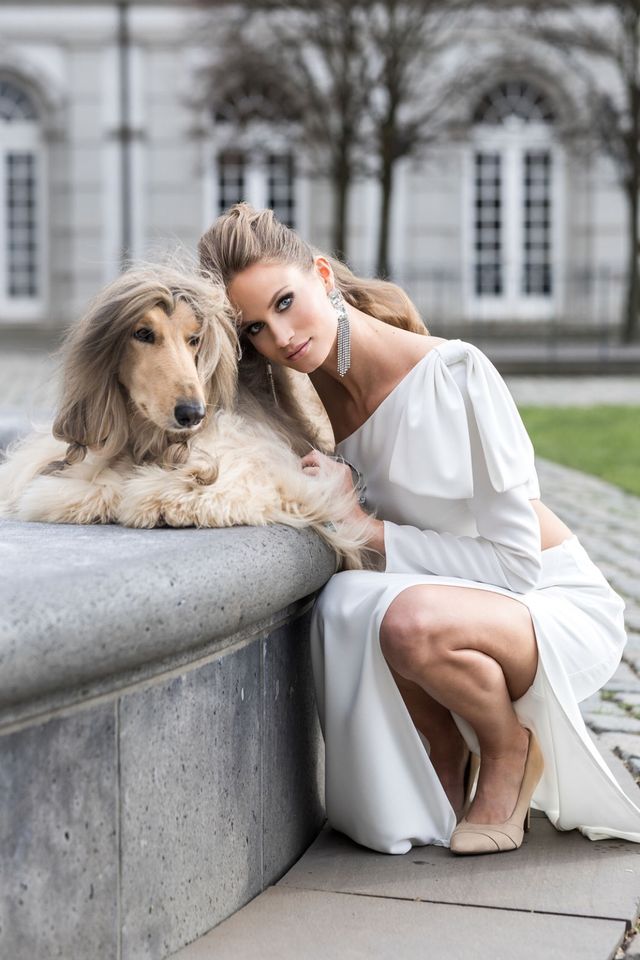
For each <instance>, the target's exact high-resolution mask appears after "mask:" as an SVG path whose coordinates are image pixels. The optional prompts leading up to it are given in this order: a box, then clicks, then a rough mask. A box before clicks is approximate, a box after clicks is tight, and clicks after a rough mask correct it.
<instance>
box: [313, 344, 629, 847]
mask: <svg viewBox="0 0 640 960" xmlns="http://www.w3.org/2000/svg"><path fill="white" fill-rule="evenodd" d="M336 451H337V452H338V453H340V454H341V455H342V456H344V457H345V458H346V459H347V460H349V461H350V462H351V463H353V464H354V465H355V466H357V467H358V469H359V470H360V471H361V472H362V473H363V475H364V478H365V480H366V485H367V501H366V506H367V509H368V510H370V511H372V512H374V514H375V515H376V516H377V517H378V519H380V520H383V521H384V542H385V553H386V563H385V567H384V570H380V571H370V570H345V571H341V572H339V573H336V574H334V575H333V576H332V577H331V578H330V580H329V581H328V582H327V584H326V585H325V586H324V587H323V589H322V590H321V591H320V593H319V595H318V597H317V598H316V602H315V604H314V608H313V612H312V617H311V634H310V643H311V657H312V667H313V676H314V683H315V692H316V703H317V707H318V714H319V719H320V726H321V729H322V733H323V736H324V740H325V804H326V813H327V819H328V821H329V824H330V825H331V826H332V827H333V828H334V829H336V830H339V831H341V832H342V833H345V834H346V835H347V836H349V837H350V838H351V839H353V840H354V841H356V842H357V843H360V844H362V845H364V846H366V847H370V848H371V849H373V850H377V851H381V852H384V853H399V854H402V853H406V851H407V850H409V849H410V848H411V847H412V846H413V845H423V844H436V845H440V846H448V845H449V840H450V837H451V833H452V831H453V829H454V827H455V825H456V818H455V814H454V812H453V809H452V807H451V805H450V803H449V801H448V799H447V796H446V794H445V792H444V790H443V788H442V786H441V784H440V781H439V779H438V777H437V775H436V773H435V771H434V769H433V766H432V765H431V762H430V760H429V749H430V748H429V742H428V740H427V739H426V738H425V737H424V736H423V735H422V733H421V732H420V731H418V729H417V728H416V726H415V725H414V723H413V721H412V719H411V716H410V714H409V712H408V710H407V708H406V705H405V703H404V700H403V698H402V696H401V694H400V691H399V689H398V687H397V685H396V683H395V681H394V679H393V676H392V674H391V672H390V670H389V667H388V664H387V661H386V659H385V658H384V656H383V654H382V651H381V649H380V642H379V631H380V624H381V621H382V618H383V616H384V614H385V612H386V610H387V608H388V607H389V604H390V603H391V602H392V601H393V600H394V599H395V597H397V596H398V594H400V593H401V592H402V591H403V590H404V589H406V588H407V587H410V586H413V585H415V584H430V583H434V584H439V585H446V584H451V585H453V586H463V587H470V588H472V589H474V590H490V591H492V592H493V593H499V594H503V595H505V596H508V597H513V598H514V599H516V600H519V601H520V602H521V603H524V604H526V606H527V607H528V608H529V611H530V614H531V618H532V622H533V626H534V630H535V634H536V639H537V645H538V669H537V672H536V675H535V679H534V682H533V684H532V686H531V687H530V688H529V690H527V692H526V693H525V694H524V696H522V697H521V698H520V699H519V700H517V701H515V702H514V709H515V711H516V714H517V716H518V718H519V719H520V722H521V723H522V724H523V725H525V726H527V727H529V728H530V729H532V730H533V731H534V733H535V735H536V737H537V739H538V741H539V743H540V746H541V749H542V752H543V756H544V774H543V776H542V779H541V781H540V783H539V785H538V787H537V789H536V791H535V794H534V797H533V803H532V805H533V806H534V808H536V809H539V810H542V811H544V812H545V814H546V815H547V817H548V818H549V819H550V820H551V822H552V823H553V824H554V826H555V827H556V828H558V829H559V830H571V829H575V828H577V829H578V830H580V831H582V833H584V834H585V835H586V836H587V837H589V838H590V839H592V840H597V839H601V838H604V837H620V838H623V839H627V840H633V841H636V842H640V808H639V807H638V806H637V805H636V804H635V803H634V802H633V801H632V800H631V799H630V798H629V797H628V796H627V795H626V794H625V793H624V792H623V791H622V789H621V788H620V787H619V786H618V784H617V783H616V781H615V779H614V778H613V776H612V774H611V773H610V771H609V769H608V767H607V766H606V764H605V762H604V761H603V759H602V757H601V756H600V754H599V752H598V750H597V749H596V747H595V746H594V744H593V741H592V740H591V737H590V736H589V733H588V731H587V729H586V727H585V725H584V722H583V719H582V716H581V713H580V710H579V707H578V703H579V701H581V700H583V699H585V698H587V697H589V696H590V695H591V694H593V693H594V692H595V691H597V690H598V689H599V688H600V687H601V686H602V685H603V684H604V683H605V682H606V681H607V680H608V678H609V677H610V676H611V675H612V674H613V673H614V672H615V670H616V667H617V666H618V664H619V662H620V659H621V656H622V650H623V648H624V645H625V643H626V642H627V636H626V633H625V625H624V609H625V603H624V600H623V599H622V597H620V596H619V594H618V593H616V592H615V590H614V589H613V588H612V587H611V585H610V584H609V583H608V582H607V580H606V579H605V577H604V576H603V574H602V572H601V571H600V570H599V569H598V567H597V566H596V565H595V564H594V563H593V561H592V560H591V559H590V557H589V556H588V554H587V552H586V550H585V548H584V547H583V545H582V544H581V543H580V540H579V539H578V537H577V536H575V535H574V536H571V537H570V538H568V539H566V540H564V541H563V542H562V543H559V544H557V545H556V546H553V547H550V548H547V549H545V550H541V540H540V526H539V521H538V517H537V515H536V513H535V511H534V509H533V506H532V504H531V503H530V500H531V499H535V498H539V497H540V486H539V482H538V477H537V473H536V469H535V465H534V450H533V446H532V443H531V440H530V438H529V436H528V434H527V431H526V429H525V426H524V424H523V422H522V419H521V417H520V414H519V412H518V409H517V407H516V405H515V402H514V400H513V398H512V396H511V394H510V393H509V390H508V388H507V386H506V384H505V382H504V380H503V379H502V377H501V376H500V374H499V372H498V371H497V369H496V368H495V366H494V365H493V364H492V362H491V361H490V360H489V358H488V357H487V356H486V355H485V354H484V353H483V351H482V350H480V348H478V347H476V346H475V345H473V344H471V343H468V342H466V341H464V340H461V339H452V340H445V341H444V342H443V343H440V344H439V345H437V346H435V347H433V348H431V350H430V351H429V352H428V353H427V354H426V355H425V356H424V357H423V358H422V359H421V360H420V361H419V362H418V363H417V364H416V365H415V366H414V367H413V368H412V369H411V370H410V371H409V372H408V373H407V374H406V375H405V377H404V378H403V379H402V380H401V381H400V382H399V383H398V384H397V385H396V386H395V387H394V389H393V390H392V391H391V393H389V394H388V395H387V396H386V397H385V398H384V400H383V401H382V403H381V404H380V405H379V406H378V407H377V408H376V409H375V410H374V412H373V413H372V414H371V416H370V417H369V418H368V419H367V420H366V421H365V422H364V423H363V424H362V425H361V426H360V427H359V428H358V429H357V430H355V431H354V432H353V433H352V434H350V435H349V436H348V437H347V438H346V439H344V440H342V441H341V442H340V443H338V444H337V446H336ZM453 716H454V719H455V721H456V723H457V725H458V727H459V729H460V730H461V732H462V734H463V736H464V738H465V740H466V741H467V743H468V745H469V747H471V748H472V749H474V750H475V751H476V752H478V753H479V752H480V748H479V745H478V741H477V738H476V736H475V733H474V731H473V730H472V728H471V727H470V726H469V724H468V723H467V722H466V721H465V720H464V719H463V718H462V717H459V716H458V715H457V714H453Z"/></svg>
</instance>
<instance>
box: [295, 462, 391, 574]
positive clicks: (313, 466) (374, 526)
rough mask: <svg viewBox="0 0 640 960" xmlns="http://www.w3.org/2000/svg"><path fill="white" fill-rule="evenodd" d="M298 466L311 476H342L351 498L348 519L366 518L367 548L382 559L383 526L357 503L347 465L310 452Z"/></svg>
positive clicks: (344, 486) (380, 521) (351, 476)
mask: <svg viewBox="0 0 640 960" xmlns="http://www.w3.org/2000/svg"><path fill="white" fill-rule="evenodd" d="M300 464H301V466H302V469H303V470H304V472H305V473H309V474H311V475H312V476H319V475H322V474H324V475H325V476H327V475H330V474H331V473H332V472H333V473H341V474H342V477H343V481H342V483H343V489H344V490H345V491H347V492H350V493H351V495H352V496H353V508H352V510H351V511H350V512H349V519H357V520H362V519H363V518H366V519H367V520H368V522H369V527H370V531H371V535H370V539H369V543H368V546H369V547H371V548H372V549H373V550H376V551H377V552H378V553H379V554H381V556H382V557H383V558H384V524H383V522H382V520H376V518H375V517H372V516H371V515H370V514H369V513H367V512H366V510H363V509H362V506H361V504H360V503H359V502H358V493H357V491H356V489H355V487H354V485H353V474H352V472H351V467H350V466H349V464H348V463H342V462H340V461H339V460H334V459H333V458H332V457H328V456H326V454H324V453H321V452H320V451H319V450H312V451H310V453H307V454H305V456H304V457H302V458H301V460H300Z"/></svg>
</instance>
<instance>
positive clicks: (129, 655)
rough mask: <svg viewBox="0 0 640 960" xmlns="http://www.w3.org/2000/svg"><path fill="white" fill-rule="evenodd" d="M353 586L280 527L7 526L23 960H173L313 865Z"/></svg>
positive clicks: (6, 625) (2, 655)
mask: <svg viewBox="0 0 640 960" xmlns="http://www.w3.org/2000/svg"><path fill="white" fill-rule="evenodd" d="M334 570H335V558H334V556H333V554H332V553H331V552H330V551H329V550H328V549H327V548H326V547H325V546H324V544H323V543H322V542H321V541H320V540H319V538H318V537H317V536H315V535H314V534H312V533H311V532H309V531H303V532H298V531H294V530H292V529H288V528H284V527H280V526H276V527H271V528H248V527H237V528H232V529H229V530H196V529H185V530H174V529H156V530H127V529H124V528H121V527H115V526H102V527H100V526H96V527H80V526H68V525H57V524H36V523H19V522H13V521H1V522H0V678H1V680H0V794H1V795H2V805H1V808H0V809H1V811H2V812H1V814H0V818H1V819H0V862H1V866H0V873H1V875H2V877H3V881H2V890H1V897H0V942H2V944H3V950H2V955H3V956H7V957H11V958H12V960H23V958H24V960H27V958H28V960H33V958H34V957H38V960H45V958H49V957H52V958H53V957H60V958H64V960H76V958H77V960H86V958H89V957H91V960H102V958H105V960H107V958H108V960H114V958H121V960H143V958H145V960H146V958H148V960H160V958H164V957H166V956H168V955H169V954H171V953H172V952H174V951H175V950H177V949H179V948H180V947H181V946H183V945H184V944H187V943H189V942H191V941H192V940H194V939H195V938H197V937H199V936H201V935H202V934H203V933H204V932H205V931H207V930H209V929H211V928H212V927H213V926H214V925H215V924H217V923H219V922H220V921H221V920H222V919H224V918H225V917H227V916H229V915H230V914H231V913H233V912H234V911H235V910H237V909H238V908H239V907H241V906H242V905H243V904H245V903H246V902H247V901H249V900H250V899H252V898H253V897H254V896H256V895H257V894H258V893H259V892H260V891H261V890H262V889H263V888H264V887H265V886H268V885H269V884H271V883H273V882H274V881H275V880H277V879H278V878H279V877H280V876H281V875H282V874H283V873H284V872H286V870H287V869H288V868H289V867H290V866H291V864H292V863H294V862H295V860H297V859H298V857H299V856H300V855H301V853H302V852H303V851H304V850H305V849H306V848H307V846H308V845H309V843H310V842H311V841H312V840H313V839H314V837H315V836H316V834H317V832H318V831H319V829H320V827H321V826H322V823H323V822H324V794H323V783H324V753H323V743H322V736H321V732H320V728H319V724H318V718H317V712H316V707H315V700H314V695H313V682H312V674H311V664H310V656H309V647H308V627H309V617H310V610H311V606H312V602H313V596H314V591H316V590H318V589H319V588H320V587H321V586H322V585H323V584H324V582H326V580H327V579H328V578H329V577H330V576H331V574H332V573H333V572H334Z"/></svg>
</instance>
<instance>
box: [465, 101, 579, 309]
mask: <svg viewBox="0 0 640 960" xmlns="http://www.w3.org/2000/svg"><path fill="white" fill-rule="evenodd" d="M532 150H545V151H547V152H548V153H549V154H550V156H551V189H550V196H551V251H550V262H551V272H552V289H551V294H550V295H548V296H547V295H537V296H536V295H527V294H524V293H523V292H522V289H521V277H522V269H523V242H524V158H525V154H526V153H528V152H529V151H532ZM478 152H483V153H484V152H487V153H497V154H499V155H500V157H501V167H502V204H501V211H502V249H503V257H504V259H503V268H504V269H503V292H502V294H500V295H496V296H489V295H486V296H484V295H483V296H479V295H477V294H476V290H475V264H476V252H475V246H474V243H475V199H476V198H475V156H476V153H478ZM463 159H464V162H463V171H464V172H463V176H464V189H463V191H462V201H463V204H464V210H463V223H464V232H465V243H464V261H465V264H466V265H467V269H466V270H465V271H464V303H465V314H466V316H467V317H468V318H473V319H480V320H482V319H486V320H516V321H518V320H523V321H527V320H548V319H550V318H552V317H553V316H555V315H558V314H559V313H560V312H561V310H562V301H563V299H564V298H563V275H562V267H563V262H562V255H561V252H562V250H563V249H564V245H563V241H564V237H563V229H562V225H563V223H564V209H563V191H562V189H561V186H562V182H563V179H564V155H563V151H562V150H561V148H560V147H559V145H558V144H557V143H556V142H554V138H553V127H551V126H550V125H548V124H544V123H526V122H523V121H520V120H518V119H517V118H515V117H514V118H509V120H508V121H507V122H505V123H503V124H500V125H493V124H478V125H476V126H475V127H474V128H473V131H472V135H471V142H470V144H469V146H468V147H467V148H466V150H465V155H464V158H463Z"/></svg>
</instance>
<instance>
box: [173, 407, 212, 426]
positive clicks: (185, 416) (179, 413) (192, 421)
mask: <svg viewBox="0 0 640 960" xmlns="http://www.w3.org/2000/svg"><path fill="white" fill-rule="evenodd" d="M204 413H205V410H204V404H203V403H200V402H193V401H187V402H186V403H177V404H176V406H175V410H174V411H173V415H174V417H175V418H176V421H177V422H178V423H179V424H180V426H181V427H194V426H195V425H196V423H200V421H201V420H202V418H203V417H204Z"/></svg>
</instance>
